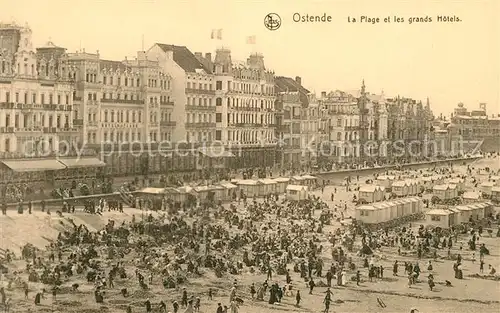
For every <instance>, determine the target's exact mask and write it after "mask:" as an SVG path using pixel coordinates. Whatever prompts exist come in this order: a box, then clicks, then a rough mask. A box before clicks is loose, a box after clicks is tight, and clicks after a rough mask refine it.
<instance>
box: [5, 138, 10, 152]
mask: <svg viewBox="0 0 500 313" xmlns="http://www.w3.org/2000/svg"><path fill="white" fill-rule="evenodd" d="M5 152H10V139H9V138H7V139H5Z"/></svg>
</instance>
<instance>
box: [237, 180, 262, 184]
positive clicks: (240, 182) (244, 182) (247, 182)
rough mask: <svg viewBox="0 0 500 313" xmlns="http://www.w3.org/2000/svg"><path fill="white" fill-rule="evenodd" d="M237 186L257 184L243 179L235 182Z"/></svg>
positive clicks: (254, 181)
mask: <svg viewBox="0 0 500 313" xmlns="http://www.w3.org/2000/svg"><path fill="white" fill-rule="evenodd" d="M237 184H239V185H258V184H259V182H258V181H256V180H253V179H243V180H240V181H238V182H237Z"/></svg>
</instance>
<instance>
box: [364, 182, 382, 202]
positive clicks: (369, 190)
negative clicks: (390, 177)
mask: <svg viewBox="0 0 500 313" xmlns="http://www.w3.org/2000/svg"><path fill="white" fill-rule="evenodd" d="M358 198H359V199H360V200H361V199H363V200H365V201H366V202H367V203H373V202H378V201H384V200H385V187H383V186H377V185H364V186H361V187H360V188H359V191H358Z"/></svg>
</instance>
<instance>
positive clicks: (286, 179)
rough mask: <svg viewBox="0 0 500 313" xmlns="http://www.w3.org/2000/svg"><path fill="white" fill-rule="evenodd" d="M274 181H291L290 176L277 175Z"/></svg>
mask: <svg viewBox="0 0 500 313" xmlns="http://www.w3.org/2000/svg"><path fill="white" fill-rule="evenodd" d="M274 181H275V182H277V183H286V182H289V181H290V178H288V177H276V178H275V179H274Z"/></svg>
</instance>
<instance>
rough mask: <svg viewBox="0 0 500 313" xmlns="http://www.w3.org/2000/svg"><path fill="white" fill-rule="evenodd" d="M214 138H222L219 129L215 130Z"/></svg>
mask: <svg viewBox="0 0 500 313" xmlns="http://www.w3.org/2000/svg"><path fill="white" fill-rule="evenodd" d="M215 140H222V131H220V130H216V131H215Z"/></svg>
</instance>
